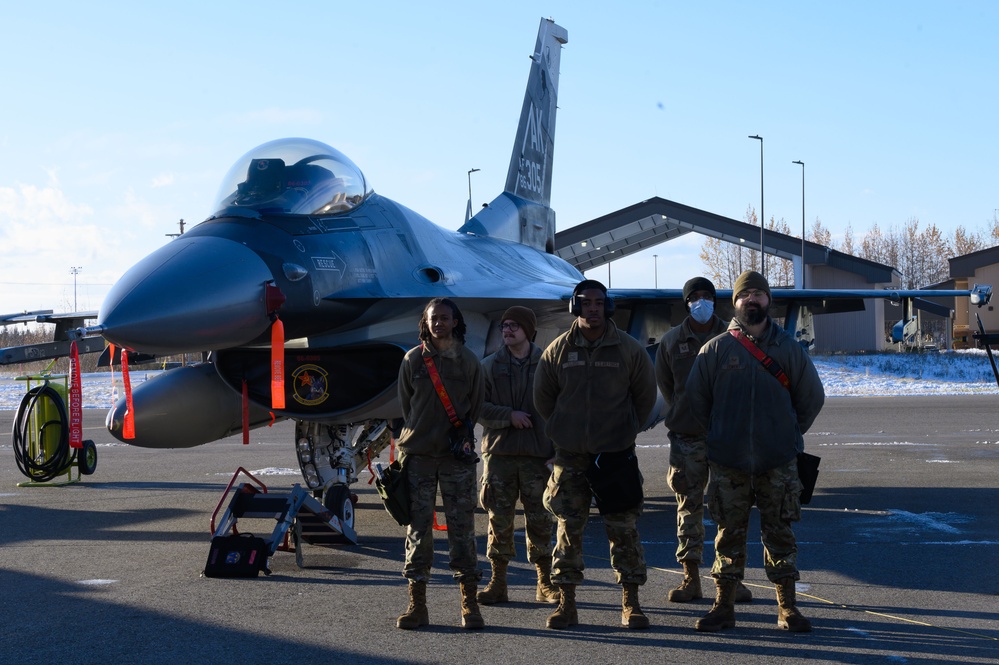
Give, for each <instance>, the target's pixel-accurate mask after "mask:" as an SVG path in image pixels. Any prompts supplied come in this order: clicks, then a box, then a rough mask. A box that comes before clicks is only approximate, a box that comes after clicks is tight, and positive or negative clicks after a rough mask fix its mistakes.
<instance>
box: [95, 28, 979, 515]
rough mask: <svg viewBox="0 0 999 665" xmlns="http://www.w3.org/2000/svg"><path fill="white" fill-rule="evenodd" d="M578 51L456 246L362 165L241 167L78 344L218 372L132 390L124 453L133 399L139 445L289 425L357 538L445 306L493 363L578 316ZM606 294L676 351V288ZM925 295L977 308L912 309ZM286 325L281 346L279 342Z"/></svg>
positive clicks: (853, 294)
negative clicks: (505, 346) (573, 137)
mask: <svg viewBox="0 0 999 665" xmlns="http://www.w3.org/2000/svg"><path fill="white" fill-rule="evenodd" d="M567 41H568V33H567V32H566V30H565V29H564V28H562V27H560V26H558V25H556V24H555V23H554V22H552V21H551V20H547V19H542V20H541V25H540V28H539V31H538V37H537V42H536V44H535V48H534V52H533V55H532V56H531V65H530V74H529V78H528V83H527V92H526V95H525V98H524V104H523V109H522V111H521V116H520V123H519V126H518V129H517V133H516V137H515V140H514V148H513V155H512V158H511V160H510V166H509V171H508V174H507V179H506V184H505V188H504V191H503V192H502V193H501V194H500V195H499V196H497V197H496V198H495V199H493V200H492V201H491V202H490V203H489V204H488V205H487V206H485V207H484V208H483V209H482V210H480V211H479V212H478V214H476V215H474V216H473V217H471V218H470V219H468V220H467V222H466V223H465V224H464V225H463V226H462V227H461V228H460V229H458V231H448V230H445V229H443V228H441V227H439V226H436V225H435V224H433V223H431V222H430V221H429V220H427V219H425V218H424V217H422V216H420V215H419V214H417V213H415V212H413V211H412V210H409V209H408V208H406V207H404V206H402V205H401V204H399V203H396V202H395V201H392V200H390V199H388V198H386V197H384V196H381V195H379V194H377V193H375V192H374V190H373V189H372V187H371V184H370V183H369V182H368V181H367V180H366V178H365V176H364V174H363V173H362V172H361V170H360V169H359V168H358V167H357V166H356V165H355V164H354V163H353V162H352V161H351V160H350V159H348V158H347V157H346V156H345V155H343V154H342V153H340V152H338V151H337V150H335V149H333V148H332V147H330V146H328V145H325V144H323V143H320V142H317V141H313V140H308V139H283V140H277V141H272V142H270V143H266V144H264V145H261V146H259V147H257V148H255V149H253V150H251V151H250V152H248V153H247V154H246V155H244V156H243V157H242V158H240V159H239V161H237V162H236V163H235V165H233V167H232V168H231V169H230V171H229V173H228V175H227V176H226V177H225V179H224V181H223V183H222V185H221V187H220V189H219V194H218V197H217V202H216V205H215V208H214V212H213V213H212V214H211V215H210V216H209V217H208V218H207V219H206V220H205V221H204V222H202V223H201V224H198V225H197V226H195V227H194V228H192V229H190V230H189V231H187V232H186V233H184V234H183V235H180V236H179V237H177V238H175V239H174V240H172V241H170V242H169V243H168V244H166V245H165V246H163V247H162V248H160V249H159V250H157V251H155V252H153V253H152V254H151V255H149V256H147V257H146V258H144V259H143V260H141V261H140V262H139V263H138V264H136V265H135V266H134V267H132V268H131V269H130V270H128V272H126V274H125V275H124V276H123V277H122V278H121V279H120V280H119V281H118V282H117V283H116V284H115V285H114V287H113V288H112V289H111V291H110V292H109V294H108V295H107V298H106V299H105V301H104V303H103V304H102V306H101V308H100V312H99V315H98V317H97V323H96V325H95V326H92V327H89V328H85V329H83V328H81V330H80V335H78V336H82V339H83V340H94V339H99V337H97V336H98V335H99V336H100V337H103V339H106V340H107V341H108V342H111V343H112V344H114V345H116V346H117V347H119V348H125V349H127V350H128V352H129V355H131V354H132V353H133V352H137V353H140V354H154V355H161V356H162V355H173V354H179V353H185V352H204V351H206V350H207V351H210V355H209V356H208V357H207V361H206V362H203V363H199V364H197V365H193V366H186V367H180V368H177V369H172V370H169V371H167V372H164V373H163V374H162V375H160V376H159V377H157V378H154V379H151V380H148V381H146V382H144V383H142V384H140V385H138V386H137V387H136V388H135V390H134V394H133V397H132V399H133V415H134V419H135V438H134V439H125V438H124V435H123V432H122V429H123V422H124V414H125V411H126V404H125V399H124V398H122V399H121V400H119V401H118V402H117V403H116V404H115V406H114V407H113V408H112V410H111V411H110V413H109V414H108V418H107V424H108V428H109V430H110V431H111V433H112V434H113V435H114V436H115V437H117V438H119V439H122V440H125V441H127V442H128V443H131V444H133V445H137V446H143V447H150V448H184V447H191V446H197V445H201V444H205V443H208V442H211V441H215V440H217V439H220V438H223V437H226V436H229V435H232V434H234V433H237V432H239V431H240V430H241V429H242V430H244V431H245V428H247V427H249V428H253V427H257V426H261V425H265V424H267V423H269V422H272V421H273V420H274V419H275V418H276V419H291V420H293V421H294V422H295V425H296V427H295V440H294V442H292V445H293V446H294V449H295V451H296V453H297V455H298V461H299V465H300V467H301V470H302V474H303V477H304V479H305V482H306V484H307V486H308V487H309V488H311V489H312V490H313V491H314V492H315V493H316V495H317V496H320V495H321V496H322V497H323V503H324V504H325V505H326V507H327V508H329V509H330V510H331V511H333V512H334V513H335V514H336V515H337V516H338V517H339V518H341V519H342V520H344V521H346V522H347V523H348V524H351V526H352V525H353V524H352V522H353V519H352V518H353V510H352V504H351V498H350V493H349V491H348V486H349V485H350V483H353V482H356V480H357V478H358V475H357V474H358V471H359V469H360V468H362V467H363V465H364V464H365V461H366V459H368V458H369V457H370V456H371V455H377V454H378V452H379V451H380V450H381V449H382V448H384V446H385V445H386V444H387V443H388V441H389V438H390V436H391V426H392V422H393V420H394V419H396V418H398V417H399V416H400V414H401V409H400V407H399V404H398V398H397V386H396V382H397V375H398V370H399V365H400V362H401V360H402V357H403V355H404V354H405V353H406V351H407V350H408V349H409V348H411V347H413V346H414V345H415V344H416V343H417V341H418V340H417V321H418V319H419V317H420V315H421V312H422V310H423V307H424V306H425V304H426V303H427V301H428V300H429V299H430V298H433V297H437V296H445V297H449V298H453V299H455V300H456V301H457V302H459V304H460V306H461V308H462V313H463V314H464V315H465V317H466V320H467V324H468V334H467V336H466V338H467V344H468V346H469V347H470V348H471V349H472V350H473V351H475V352H476V353H477V354H479V355H480V356H481V355H484V354H485V353H487V352H491V351H492V350H494V349H495V348H497V347H498V346H499V344H500V343H501V341H500V337H499V335H498V331H496V330H495V323H496V321H497V319H498V317H499V316H500V315H501V314H502V312H503V311H504V310H505V309H506V308H507V307H508V306H510V305H513V304H519V305H527V306H529V307H532V308H534V309H535V311H536V312H537V313H538V315H539V321H540V323H541V326H545V325H548V326H550V327H553V328H557V327H559V326H561V327H564V326H565V325H567V324H568V322H569V320H570V318H571V317H570V316H569V315H568V313H567V310H568V307H567V304H568V300H569V297H570V294H571V292H572V289H573V287H574V286H575V285H576V284H577V283H578V282H579V281H580V280H582V279H583V274H582V273H581V272H580V271H579V270H577V269H576V268H575V267H573V266H572V265H571V264H569V263H567V262H566V261H564V260H562V259H561V258H559V257H557V256H555V255H554V236H555V213H554V212H553V211H552V209H551V208H550V206H549V202H550V199H551V183H552V164H553V156H554V142H553V137H554V133H555V113H556V100H557V94H558V82H559V59H560V55H561V47H562V45H563V44H565V43H566V42H567ZM610 293H611V295H612V296H614V297H615V298H616V300H617V302H618V304H619V305H620V306H622V309H625V308H627V309H628V311H629V312H630V317H629V320H628V321H619V325H622V326H623V327H625V328H626V329H628V330H629V332H631V334H633V335H635V336H636V337H637V338H638V339H642V340H646V339H648V337H649V336H650V334H651V333H655V332H656V331H657V330H658V332H659V333H661V331H662V329H663V326H662V325H658V327H657V325H656V323H655V322H656V321H658V322H660V323H661V322H662V321H663V320H664V319H663V316H662V312H664V311H665V312H666V313H667V314H666V317H665V320H666V321H667V322H668V319H669V317H668V307H669V305H670V304H673V305H676V304H678V303H680V302H681V300H682V294H681V291H680V290H679V289H662V290H652V289H631V290H628V289H618V290H613V289H612V290H611V291H610ZM910 293H911V294H914V295H932V296H934V297H939V296H941V295H948V294H951V295H970V294H971V292H969V291H960V292H940V291H936V292H930V293H928V292H904V293H902V295H901V296H900V297H909V294H910ZM723 295H724V294H723V292H719V297H722V296H723ZM773 295H774V300H775V304H782V306H784V307H785V309H786V310H787V311H788V316H787V317H786V318H787V319H788V322H787V323H786V325H787V326H788V327H792V329H793V328H794V327H797V326H799V324H800V323H801V322H800V317H799V316H798V315H797V313H798V312H803V313H804V315H805V316H806V317H807V316H808V315H809V312H811V311H824V308H826V309H830V310H833V309H835V308H834V307H830V305H829V303H830V302H831V301H832V300H835V299H836V298H844V299H845V298H852V299H856V298H874V297H878V298H881V297H890V294H887V293H886V292H878V291H842V292H841V291H824V292H814V291H786V292H781V291H779V290H775V291H774V293H773ZM982 297H985V298H986V299H987V296H985V295H983V296H982ZM792 301H793V303H794V305H793V306H788V303H789V302H792ZM799 307H804V309H799ZM277 322H280V324H278V323H277ZM277 325H280V327H282V328H283V336H281V335H280V334H279V335H278V337H277V338H275V337H274V332H275V330H274V328H275V326H277ZM665 327H668V323H666V325H665ZM650 331H651V333H650ZM652 336H658V334H652ZM275 339H278V340H282V339H283V340H286V341H284V342H283V343H284V348H285V351H284V356H283V359H279V364H278V365H277V366H278V367H279V368H280V369H279V373H280V376H278V377H276V378H277V379H278V382H277V384H276V385H278V386H280V383H281V381H282V380H283V384H284V385H283V390H282V389H280V388H278V390H279V391H280V393H279V397H280V398H283V400H284V406H283V407H281V406H279V404H280V399H278V405H275V403H274V402H273V401H272V400H273V399H274V393H273V392H272V391H273V389H274V385H275V382H274V379H275V376H274V367H275V364H274V363H275V358H274V357H273V356H272V341H273V340H275ZM244 396H245V397H244ZM272 414H273V415H272ZM656 418H658V412H657V416H656ZM654 422H655V420H653V421H652V423H654Z"/></svg>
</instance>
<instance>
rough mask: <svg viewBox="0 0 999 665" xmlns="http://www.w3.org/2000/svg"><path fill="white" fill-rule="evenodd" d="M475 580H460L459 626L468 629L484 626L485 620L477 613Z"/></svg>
mask: <svg viewBox="0 0 999 665" xmlns="http://www.w3.org/2000/svg"><path fill="white" fill-rule="evenodd" d="M477 587H478V585H477V584H476V583H475V582H472V581H468V582H461V627H462V628H468V629H469V630H478V629H479V628H485V627H486V622H485V621H483V620H482V614H480V613H479V604H478V603H477V602H475V590H476V588H477Z"/></svg>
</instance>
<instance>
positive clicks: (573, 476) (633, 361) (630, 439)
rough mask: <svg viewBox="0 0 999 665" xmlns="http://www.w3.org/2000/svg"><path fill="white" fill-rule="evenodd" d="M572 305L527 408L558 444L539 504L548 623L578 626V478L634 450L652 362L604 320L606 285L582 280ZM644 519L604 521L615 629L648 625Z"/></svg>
mask: <svg viewBox="0 0 999 665" xmlns="http://www.w3.org/2000/svg"><path fill="white" fill-rule="evenodd" d="M570 307H571V311H572V313H573V314H574V315H575V316H576V319H575V320H574V321H573V322H572V324H571V325H570V327H569V330H568V331H567V332H565V333H563V334H562V335H560V336H559V337H558V338H556V339H555V341H553V342H552V343H551V344H550V345H549V346H548V348H547V349H545V351H544V353H542V354H541V362H540V363H539V365H538V371H537V375H536V376H535V380H534V403H535V404H536V405H537V408H538V411H539V412H540V413H541V415H542V417H544V418H545V420H547V425H546V431H547V432H548V434H549V436H551V438H552V441H553V442H554V444H555V462H554V471H553V473H552V477H551V480H549V481H548V487H547V488H546V489H545V506H546V507H547V508H548V509H549V510H550V511H551V512H552V514H553V515H555V517H556V518H557V520H558V530H557V540H556V545H555V551H554V553H553V555H552V581H553V582H555V583H556V584H557V585H558V588H559V606H558V608H557V609H556V610H555V612H554V613H553V614H552V615H551V616H549V617H548V621H547V626H548V627H549V628H556V629H561V628H568V627H569V626H573V625H576V624H577V623H578V615H577V611H576V586H577V585H578V584H580V583H582V581H583V530H584V528H585V527H586V522H587V519H588V518H589V513H590V503H591V500H592V496H593V495H592V492H591V489H590V485H589V482H588V481H587V478H586V475H585V472H586V470H587V468H588V467H589V466H590V464H591V463H592V460H593V458H594V456H596V455H597V454H599V453H604V452H607V453H610V452H618V451H627V450H629V449H633V448H634V446H635V438H636V437H637V435H638V431H639V428H640V427H641V426H642V424H643V423H644V422H645V421H646V420H647V419H648V417H649V414H650V413H651V412H652V409H653V407H654V406H655V402H656V380H655V373H654V370H653V368H652V360H651V359H650V358H649V354H648V353H647V352H646V350H645V348H644V347H643V346H642V345H641V344H639V343H638V341H636V340H635V339H634V338H632V337H631V336H630V335H628V334H627V333H625V332H623V331H621V330H618V328H617V326H616V325H615V324H614V322H613V321H612V320H610V318H609V316H610V315H611V314H612V313H613V309H614V305H613V301H612V300H610V299H609V298H608V297H607V288H606V287H605V286H604V285H603V284H601V283H600V282H597V281H594V280H589V279H588V280H584V281H582V282H580V283H579V284H577V285H576V288H575V289H574V290H573V294H572V302H571V304H570ZM641 514H642V504H641V503H639V504H638V505H637V506H636V507H634V508H630V509H627V510H625V511H623V512H619V513H611V514H605V515H603V518H604V528H605V530H606V532H607V539H608V540H609V541H610V562H611V567H612V568H613V569H614V573H615V578H616V581H617V583H618V584H621V585H622V603H621V604H622V613H621V623H622V625H625V626H628V627H629V628H648V626H649V620H648V618H647V617H646V616H645V615H644V614H643V613H642V608H641V606H640V605H639V602H638V587H639V586H640V585H642V584H645V581H646V566H645V552H644V550H643V549H642V541H641V538H640V536H639V533H638V527H637V522H638V518H639V516H640V515H641Z"/></svg>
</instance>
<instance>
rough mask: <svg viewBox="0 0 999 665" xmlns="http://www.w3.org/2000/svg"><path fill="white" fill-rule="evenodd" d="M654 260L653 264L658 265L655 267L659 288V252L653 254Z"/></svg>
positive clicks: (657, 286)
mask: <svg viewBox="0 0 999 665" xmlns="http://www.w3.org/2000/svg"><path fill="white" fill-rule="evenodd" d="M652 261H653V264H654V265H655V267H656V268H655V270H656V288H657V289H658V288H659V255H658V254H653V255H652Z"/></svg>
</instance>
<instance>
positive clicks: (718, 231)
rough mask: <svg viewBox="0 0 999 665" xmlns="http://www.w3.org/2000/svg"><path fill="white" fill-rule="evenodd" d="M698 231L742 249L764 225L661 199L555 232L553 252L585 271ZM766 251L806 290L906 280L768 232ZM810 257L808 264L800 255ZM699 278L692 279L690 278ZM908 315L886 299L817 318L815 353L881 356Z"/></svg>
mask: <svg viewBox="0 0 999 665" xmlns="http://www.w3.org/2000/svg"><path fill="white" fill-rule="evenodd" d="M691 232H695V233H700V234H702V235H705V236H709V237H712V238H718V239H720V240H724V241H726V242H731V243H736V244H741V245H742V246H744V247H748V248H750V249H755V250H757V251H759V249H760V227H758V226H754V225H751V224H747V223H745V222H740V221H737V220H735V219H731V218H729V217H723V216H721V215H716V214H714V213H711V212H707V211H705V210H699V209H697V208H692V207H690V206H687V205H683V204H682V203H676V202H675V201H669V200H667V199H663V198H660V197H654V198H651V199H647V200H645V201H642V202H640V203H636V204H635V205H632V206H629V207H627V208H623V209H621V210H618V211H615V212H612V213H610V214H608V215H604V216H602V217H598V218H596V219H593V220H591V221H589V222H585V223H583V224H580V225H578V226H574V227H572V228H568V229H565V230H564V231H559V232H558V233H556V234H555V253H556V254H557V255H558V256H560V257H561V258H563V259H565V260H566V261H568V262H569V263H571V264H573V265H574V266H576V267H577V268H578V269H579V270H580V271H586V270H591V269H593V268H595V267H597V266H601V265H604V264H606V263H608V262H609V261H610V260H611V257H613V258H615V259H619V258H622V257H625V256H628V255H629V254H633V253H635V252H638V251H641V250H643V249H648V248H649V247H653V246H655V245H658V244H660V243H664V242H668V241H670V240H673V239H674V238H679V237H680V236H683V235H685V234H687V233H691ZM763 244H764V250H765V252H766V253H767V254H768V255H770V256H778V257H780V258H783V259H787V260H789V261H791V262H793V264H794V271H795V275H796V281H797V282H798V284H797V285H792V284H782V285H778V284H774V285H772V286H773V287H775V288H776V287H778V286H784V287H788V288H791V287H794V286H800V284H801V276H802V268H804V275H805V280H806V285H807V286H808V288H833V289H850V288H853V289H882V288H884V289H889V288H898V286H899V284H900V282H901V275H900V274H899V272H898V271H897V270H895V269H894V268H892V267H890V266H885V265H882V264H880V263H876V262H874V261H869V260H867V259H862V258H859V257H856V256H851V255H849V254H844V253H843V252H839V251H836V250H834V249H831V248H829V247H826V246H824V245H820V244H818V243H814V242H807V241H806V242H805V243H804V252H802V242H801V238H796V237H794V236H789V235H786V234H783V233H777V232H775V231H769V230H768V231H766V232H765V233H764V235H763ZM803 253H804V262H803V261H802V254H803ZM691 276H693V275H691ZM901 317H902V309H901V307H899V306H898V305H897V304H894V303H891V302H888V301H879V302H876V303H875V302H873V301H868V302H866V303H865V310H864V311H857V312H846V313H840V314H836V315H820V316H816V317H815V349H814V350H815V352H818V353H832V352H836V351H881V350H884V349H885V348H886V347H887V346H888V342H887V340H886V337H885V331H886V326H885V323H886V321H888V322H894V321H897V320H899V319H900V318H901Z"/></svg>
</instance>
